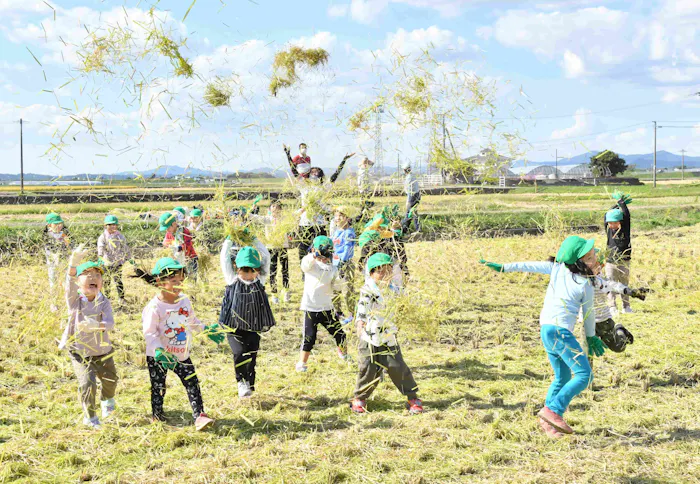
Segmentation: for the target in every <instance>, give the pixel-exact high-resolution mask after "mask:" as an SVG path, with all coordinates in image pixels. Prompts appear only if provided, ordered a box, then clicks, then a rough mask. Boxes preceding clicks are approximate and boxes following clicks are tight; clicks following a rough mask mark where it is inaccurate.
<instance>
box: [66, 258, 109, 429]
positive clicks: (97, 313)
mask: <svg viewBox="0 0 700 484" xmlns="http://www.w3.org/2000/svg"><path fill="white" fill-rule="evenodd" d="M84 256H85V252H83V248H82V247H78V248H77V249H76V250H75V251H74V252H73V253H72V254H71V256H70V260H69V264H70V267H69V269H68V274H67V276H66V304H67V305H68V311H69V313H70V316H69V319H68V324H67V326H66V329H65V330H64V332H63V336H62V338H61V342H60V344H59V346H58V347H59V349H67V350H68V351H69V352H70V355H71V363H72V364H73V371H75V375H76V376H77V378H78V389H79V392H80V401H81V403H82V406H83V412H84V418H83V423H84V424H85V425H88V426H90V427H92V428H95V429H99V427H100V420H99V418H98V417H97V409H96V407H95V395H96V394H97V380H99V381H100V385H101V389H100V397H101V398H100V400H101V405H100V406H101V407H102V417H103V418H106V417H109V415H110V414H111V413H112V412H113V411H114V393H115V391H116V388H117V381H118V380H119V377H118V376H117V370H116V368H115V366H114V358H113V357H112V355H113V350H112V343H111V342H110V340H109V332H110V331H111V330H112V329H113V328H114V318H113V316H112V305H111V304H110V302H109V299H107V298H106V297H105V296H104V295H103V294H102V292H100V291H101V290H102V274H103V271H104V270H103V268H102V265H101V264H99V263H97V262H85V263H82V264H81V261H82V259H83V258H84Z"/></svg>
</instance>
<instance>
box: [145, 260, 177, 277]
mask: <svg viewBox="0 0 700 484" xmlns="http://www.w3.org/2000/svg"><path fill="white" fill-rule="evenodd" d="M181 269H184V266H183V265H182V264H180V263H179V262H178V261H176V260H175V259H173V258H172V257H163V258H161V259H158V262H156V265H155V266H153V270H152V271H151V275H153V276H160V275H162V274H163V273H164V272H175V271H179V270H181Z"/></svg>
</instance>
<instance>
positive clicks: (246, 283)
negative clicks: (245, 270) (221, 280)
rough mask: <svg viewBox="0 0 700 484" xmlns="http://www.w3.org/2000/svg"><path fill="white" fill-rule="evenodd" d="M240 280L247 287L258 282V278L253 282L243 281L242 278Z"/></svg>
mask: <svg viewBox="0 0 700 484" xmlns="http://www.w3.org/2000/svg"><path fill="white" fill-rule="evenodd" d="M238 280H239V281H241V282H242V283H243V284H245V285H246V286H250V285H251V284H255V283H256V282H258V278H257V277H256V278H255V279H253V280H252V281H246V280H243V279H241V278H240V277H239V278H238Z"/></svg>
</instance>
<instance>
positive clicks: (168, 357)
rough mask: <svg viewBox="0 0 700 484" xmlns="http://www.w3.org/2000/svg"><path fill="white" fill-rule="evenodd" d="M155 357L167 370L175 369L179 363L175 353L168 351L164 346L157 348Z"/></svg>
mask: <svg viewBox="0 0 700 484" xmlns="http://www.w3.org/2000/svg"><path fill="white" fill-rule="evenodd" d="M155 354H156V356H155V359H156V361H157V362H158V363H160V365H161V366H162V367H163V368H165V369H166V370H174V369H175V366H176V365H177V358H175V356H174V355H172V354H170V353H168V352H167V351H166V350H164V349H163V348H156V352H155Z"/></svg>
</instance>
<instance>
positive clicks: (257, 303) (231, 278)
mask: <svg viewBox="0 0 700 484" xmlns="http://www.w3.org/2000/svg"><path fill="white" fill-rule="evenodd" d="M229 243H230V241H229ZM221 263H222V270H223V272H224V278H225V279H226V294H225V295H224V300H223V302H222V304H221V314H220V316H219V323H221V325H222V326H225V327H226V328H229V329H230V332H227V334H226V337H227V338H228V344H229V346H230V347H231V351H232V352H233V361H234V363H235V365H236V381H237V382H238V397H239V398H247V397H250V396H252V395H253V392H254V391H255V363H256V361H257V357H258V351H259V350H260V333H261V332H265V331H269V330H270V328H272V327H273V326H274V325H275V318H274V316H273V315H272V310H271V309H270V302H269V301H268V299H267V294H265V286H264V284H265V280H264V278H262V277H261V276H260V266H261V265H262V257H261V255H260V252H259V251H258V250H257V249H255V248H253V247H243V248H241V249H240V250H239V251H238V253H237V254H236V267H235V268H234V267H233V264H231V259H230V257H226V258H222V259H221ZM234 271H235V272H234Z"/></svg>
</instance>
